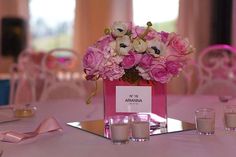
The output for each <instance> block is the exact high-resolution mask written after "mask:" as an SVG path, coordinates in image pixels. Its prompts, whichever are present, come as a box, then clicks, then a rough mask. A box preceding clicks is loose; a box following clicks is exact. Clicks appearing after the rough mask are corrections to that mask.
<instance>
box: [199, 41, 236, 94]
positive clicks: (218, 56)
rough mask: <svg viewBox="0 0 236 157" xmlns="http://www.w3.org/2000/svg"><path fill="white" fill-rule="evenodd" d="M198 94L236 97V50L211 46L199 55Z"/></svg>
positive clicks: (227, 46)
mask: <svg viewBox="0 0 236 157" xmlns="http://www.w3.org/2000/svg"><path fill="white" fill-rule="evenodd" d="M197 66H198V80H199V81H198V87H197V89H196V94H205V95H218V96H222V95H236V49H235V48H233V47H232V46H230V45H225V44H217V45H211V46H209V47H207V48H205V49H204V50H202V51H201V52H200V53H199V57H198V60H197Z"/></svg>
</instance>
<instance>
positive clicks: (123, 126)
mask: <svg viewBox="0 0 236 157" xmlns="http://www.w3.org/2000/svg"><path fill="white" fill-rule="evenodd" d="M109 126H110V128H109V129H110V138H111V140H112V142H113V143H114V144H126V143H128V142H129V137H130V136H129V135H130V125H129V116H124V115H117V116H112V117H109Z"/></svg>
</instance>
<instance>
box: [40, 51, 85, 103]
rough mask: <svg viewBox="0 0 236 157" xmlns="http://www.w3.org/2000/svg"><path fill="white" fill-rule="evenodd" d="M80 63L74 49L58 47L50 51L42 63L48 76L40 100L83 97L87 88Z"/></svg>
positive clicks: (44, 72)
mask: <svg viewBox="0 0 236 157" xmlns="http://www.w3.org/2000/svg"><path fill="white" fill-rule="evenodd" d="M52 57H53V58H52ZM79 65H80V60H79V57H78V55H77V53H76V52H75V51H74V50H71V49H65V48H58V49H53V50H51V51H49V52H48V54H47V55H46V56H45V57H44V58H43V60H42V63H41V67H42V70H43V74H44V75H46V76H45V82H44V87H43V92H42V95H41V97H40V101H45V100H51V99H69V98H78V97H83V96H84V95H85V92H86V91H85V90H86V88H85V86H84V83H83V80H82V77H81V74H80V72H81V71H80V69H81V68H80V66H79Z"/></svg>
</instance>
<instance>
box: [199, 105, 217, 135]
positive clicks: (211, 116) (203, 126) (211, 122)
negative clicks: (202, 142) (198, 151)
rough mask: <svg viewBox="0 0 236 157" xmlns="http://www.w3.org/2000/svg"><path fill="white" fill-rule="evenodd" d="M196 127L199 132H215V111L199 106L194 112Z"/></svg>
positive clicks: (208, 133)
mask: <svg viewBox="0 0 236 157" xmlns="http://www.w3.org/2000/svg"><path fill="white" fill-rule="evenodd" d="M195 123H196V129H197V131H198V133H199V134H202V135H212V134H214V132H215V111H214V110H213V109H211V108H201V109H198V110H197V111H196V112H195Z"/></svg>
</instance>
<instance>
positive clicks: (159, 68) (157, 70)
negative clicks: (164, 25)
mask: <svg viewBox="0 0 236 157" xmlns="http://www.w3.org/2000/svg"><path fill="white" fill-rule="evenodd" d="M151 26H152V24H151V22H148V23H147V27H140V26H133V25H132V23H128V22H127V23H126V22H120V21H118V22H114V23H113V25H112V26H111V28H107V29H105V34H106V35H105V36H103V37H101V38H100V39H99V40H98V41H97V42H96V43H95V44H94V45H92V46H90V47H89V48H88V49H87V52H86V54H85V56H84V58H83V66H84V71H85V73H86V79H88V80H97V79H99V78H102V79H109V80H111V81H112V80H115V79H122V80H125V81H128V82H130V83H135V82H137V81H138V80H140V79H144V80H154V81H158V82H161V83H167V82H168V81H169V80H170V79H171V78H172V77H174V76H177V75H178V74H179V72H180V71H181V70H182V69H183V67H184V65H186V64H187V60H188V57H187V56H188V54H190V53H192V52H193V51H194V49H193V47H192V45H191V44H190V43H189V41H188V40H187V39H186V38H183V37H181V36H180V35H178V34H176V33H174V32H172V33H167V32H163V31H161V32H158V31H156V30H154V29H153V28H151Z"/></svg>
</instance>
